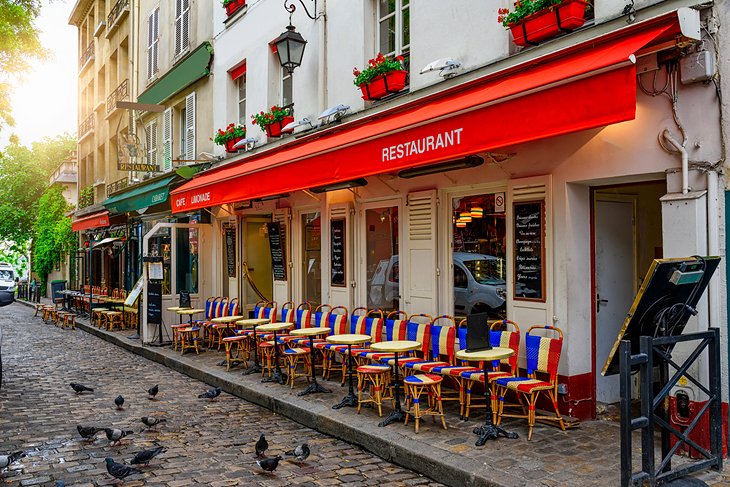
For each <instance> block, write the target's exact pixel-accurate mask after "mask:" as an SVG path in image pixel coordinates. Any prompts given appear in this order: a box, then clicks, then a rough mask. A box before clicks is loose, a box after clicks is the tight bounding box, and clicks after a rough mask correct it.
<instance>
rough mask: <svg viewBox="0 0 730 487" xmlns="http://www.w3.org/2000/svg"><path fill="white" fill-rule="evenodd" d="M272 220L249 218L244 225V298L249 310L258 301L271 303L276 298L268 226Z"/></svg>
mask: <svg viewBox="0 0 730 487" xmlns="http://www.w3.org/2000/svg"><path fill="white" fill-rule="evenodd" d="M270 221H271V219H270V218H247V219H246V220H245V223H244V238H243V255H244V259H243V265H244V266H247V267H246V268H245V269H242V272H243V273H244V281H245V284H244V289H245V291H244V298H245V300H246V303H245V307H246V309H247V310H249V309H253V307H254V305H255V304H256V303H257V302H258V301H262V300H263V301H270V300H272V299H273V296H274V290H273V286H274V277H273V274H272V269H271V249H270V247H269V234H268V229H267V227H266V224H267V223H268V222H270Z"/></svg>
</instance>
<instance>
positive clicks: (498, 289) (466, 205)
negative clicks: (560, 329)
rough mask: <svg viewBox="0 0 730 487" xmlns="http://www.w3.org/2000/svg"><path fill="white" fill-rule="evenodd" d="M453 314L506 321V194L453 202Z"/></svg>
mask: <svg viewBox="0 0 730 487" xmlns="http://www.w3.org/2000/svg"><path fill="white" fill-rule="evenodd" d="M452 207H453V216H452V228H453V238H454V253H453V264H454V314H455V315H456V316H457V317H458V318H463V317H465V316H466V315H468V314H472V313H480V312H486V313H489V316H490V318H492V319H503V318H505V317H506V298H507V292H506V278H507V268H506V260H505V257H506V254H505V253H506V246H507V237H506V233H507V231H506V229H507V227H506V215H505V206H504V193H496V194H485V195H474V196H464V197H460V198H454V199H453V205H452Z"/></svg>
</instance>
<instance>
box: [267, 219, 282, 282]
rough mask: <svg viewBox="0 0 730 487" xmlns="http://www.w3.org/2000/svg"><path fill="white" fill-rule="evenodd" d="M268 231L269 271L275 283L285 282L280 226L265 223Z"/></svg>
mask: <svg viewBox="0 0 730 487" xmlns="http://www.w3.org/2000/svg"><path fill="white" fill-rule="evenodd" d="M266 226H267V227H268V230H269V248H270V249H271V270H272V272H273V274H274V280H275V281H286V264H285V262H284V260H285V259H284V242H283V240H284V239H283V235H282V234H281V233H282V232H281V224H280V223H278V222H270V223H267V224H266Z"/></svg>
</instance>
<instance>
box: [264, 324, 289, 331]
mask: <svg viewBox="0 0 730 487" xmlns="http://www.w3.org/2000/svg"><path fill="white" fill-rule="evenodd" d="M289 328H294V323H281V322H279V323H269V324H268V325H259V326H258V327H256V331H281V330H288V329H289Z"/></svg>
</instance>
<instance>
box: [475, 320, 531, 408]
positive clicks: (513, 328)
mask: <svg viewBox="0 0 730 487" xmlns="http://www.w3.org/2000/svg"><path fill="white" fill-rule="evenodd" d="M464 341H465V342H466V333H464ZM489 343H490V345H491V346H493V347H502V348H511V349H512V350H514V352H515V353H514V355H512V356H511V357H509V358H505V359H502V360H494V361H492V364H491V367H492V371H491V372H487V375H488V376H489V377H487V380H488V382H489V387H491V392H492V412H493V414H494V416H495V417H494V420H495V421H496V415H497V410H498V409H497V406H498V405H497V383H496V380H497V379H502V378H509V377H514V376H515V375H516V374H517V357H518V355H519V353H520V327H519V326H518V325H517V323H515V322H514V321H511V320H502V321H495V322H494V323H492V324H491V326H490V331H489ZM461 377H462V379H463V387H464V399H465V407H464V419H466V420H468V419H469V414H470V413H471V410H472V409H473V408H475V407H486V404H484V405H479V406H474V405H472V389H473V388H474V385H475V384H476V383H477V382H480V383H482V384H484V383H485V382H484V369H483V367H479V368H478V369H476V370H466V371H463V372H462V373H461ZM485 387H487V386H486V385H485Z"/></svg>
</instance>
